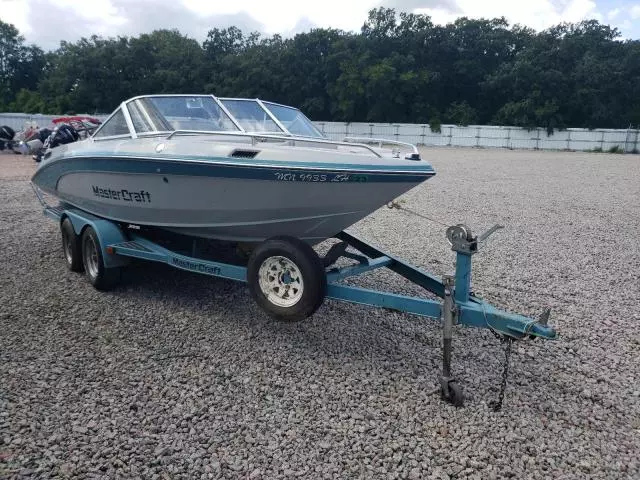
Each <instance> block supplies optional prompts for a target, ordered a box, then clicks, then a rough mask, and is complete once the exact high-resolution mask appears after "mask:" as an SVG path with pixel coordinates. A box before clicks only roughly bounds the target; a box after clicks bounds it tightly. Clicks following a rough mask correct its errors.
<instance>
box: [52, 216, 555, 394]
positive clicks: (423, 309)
mask: <svg viewBox="0 0 640 480" xmlns="http://www.w3.org/2000/svg"><path fill="white" fill-rule="evenodd" d="M44 213H45V215H46V216H47V217H49V218H52V219H54V220H56V221H58V222H62V220H63V219H64V218H69V219H70V220H71V222H72V224H73V227H74V230H75V232H76V234H78V235H81V233H82V231H83V229H84V228H85V227H86V226H88V225H90V226H91V227H93V229H94V230H95V231H96V232H97V234H98V237H99V240H100V246H101V248H102V254H103V257H104V263H105V267H118V266H123V265H126V264H127V263H128V260H129V259H130V258H137V259H143V260H148V261H153V262H160V263H166V264H167V265H170V266H172V267H174V268H178V269H181V270H187V271H191V272H195V273H200V274H204V275H210V276H214V277H220V278H225V279H228V280H235V281H239V282H246V281H247V268H246V267H245V266H242V265H235V264H231V263H226V262H220V261H215V260H211V259H205V258H199V257H198V256H196V255H195V254H191V255H187V254H184V253H180V252H176V251H173V250H170V249H167V248H165V247H163V246H162V245H160V244H159V243H157V242H155V241H152V240H150V239H149V238H147V237H146V236H145V235H144V234H143V233H142V232H141V231H140V230H136V229H131V228H127V226H123V225H119V224H117V223H116V222H112V221H110V220H106V219H103V218H99V217H96V216H94V215H91V214H89V213H87V212H84V211H82V210H79V209H77V208H74V207H70V206H59V207H50V206H46V205H45V208H44ZM497 228H500V227H494V229H492V230H490V231H489V232H487V233H486V234H484V235H481V236H480V237H476V236H473V235H472V234H471V232H470V230H469V229H468V228H467V227H465V226H464V225H456V226H453V227H450V228H449V229H448V230H447V238H448V239H449V242H450V243H451V246H452V250H453V251H454V252H455V253H456V262H455V274H454V275H451V276H445V277H444V278H442V279H440V278H437V277H435V276H434V275H431V274H430V273H428V272H425V271H423V270H421V269H420V268H418V267H416V266H413V265H411V264H409V263H407V262H406V261H404V260H402V259H400V258H397V257H395V256H393V255H392V254H390V253H387V252H384V251H382V250H380V249H378V248H376V247H374V246H372V245H370V244H369V243H367V242H366V241H364V240H363V239H361V238H358V237H357V236H355V235H353V234H351V233H347V232H340V233H339V234H338V235H336V238H337V239H338V240H339V241H340V242H339V243H338V244H336V245H334V246H333V247H332V248H331V249H330V250H329V252H328V253H327V254H326V255H325V257H324V258H323V260H324V264H325V267H326V269H325V271H326V276H327V294H326V297H327V298H331V299H334V300H340V301H344V302H351V303H356V304H361V305H368V306H372V307H382V308H387V309H392V310H396V311H399V312H406V313H410V314H414V315H419V316H423V317H429V318H432V319H435V320H441V321H442V326H443V369H442V375H441V377H440V383H441V393H442V397H443V398H444V399H445V400H448V401H449V402H451V403H453V404H455V405H458V406H459V405H462V393H461V389H460V387H459V386H458V385H457V384H456V382H455V380H454V379H453V376H452V374H451V342H452V330H453V326H454V325H467V326H472V327H478V328H487V329H490V330H491V331H492V332H494V333H495V334H496V335H497V336H499V337H501V338H502V339H507V340H508V341H509V342H510V341H511V340H516V339H522V338H528V337H533V338H535V337H538V338H543V339H555V338H556V337H557V333H556V330H555V329H554V328H553V327H551V326H549V325H548V318H549V312H548V311H547V312H545V313H543V314H542V315H541V317H540V318H539V319H533V318H528V317H525V316H522V315H518V314H513V313H509V312H506V311H504V310H500V309H498V308H496V307H494V306H492V305H490V304H489V303H487V302H485V301H484V300H482V299H481V298H479V297H477V296H475V295H474V294H473V293H472V290H471V269H472V266H471V263H472V262H471V260H472V256H473V255H474V254H475V253H477V251H478V245H479V244H480V243H481V242H482V241H483V240H484V239H486V237H488V235H489V234H491V233H492V232H493V231H495V230H496V229H497ZM194 245H195V240H194ZM348 249H349V250H348ZM194 253H195V249H194ZM345 257H346V258H349V259H351V260H354V261H355V263H352V264H351V265H348V266H343V267H337V266H335V263H336V261H337V260H338V259H339V258H345ZM380 268H387V269H390V270H392V271H393V272H395V273H397V274H398V275H400V276H402V277H404V278H405V279H406V280H408V281H409V282H411V283H414V284H416V285H419V286H420V287H422V288H423V289H424V290H426V291H427V292H430V293H431V294H433V295H435V296H436V297H439V298H440V299H442V301H439V300H434V299H430V298H424V297H418V296H407V295H400V294H397V293H392V292H385V291H379V290H372V289H367V288H361V287H357V286H354V285H347V284H344V283H341V281H342V280H343V279H345V278H348V277H354V276H357V275H362V274H365V273H367V272H370V271H373V270H376V269H380Z"/></svg>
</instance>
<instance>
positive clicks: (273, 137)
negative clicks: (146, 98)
mask: <svg viewBox="0 0 640 480" xmlns="http://www.w3.org/2000/svg"><path fill="white" fill-rule="evenodd" d="M176 135H220V136H226V137H239V138H250V139H251V145H252V146H255V145H256V144H257V143H258V141H259V140H260V139H265V140H281V141H283V142H288V143H289V144H290V145H291V146H294V147H295V146H296V142H303V143H315V144H319V145H336V146H339V147H356V148H362V149H364V150H367V151H369V152H370V153H372V154H373V155H375V156H376V157H378V158H382V155H380V154H379V153H378V152H376V151H375V150H374V149H373V148H371V147H370V146H369V145H365V144H363V143H353V142H338V141H334V140H323V139H318V138H311V137H294V136H288V135H273V134H269V133H249V132H211V131H208V130H174V131H173V132H171V133H169V135H167V137H166V139H167V140H170V139H171V138H173V137H174V136H176ZM416 152H417V150H416Z"/></svg>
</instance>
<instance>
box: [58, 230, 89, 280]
mask: <svg viewBox="0 0 640 480" xmlns="http://www.w3.org/2000/svg"><path fill="white" fill-rule="evenodd" d="M60 236H61V237H62V254H63V255H64V260H65V263H66V264H67V268H68V269H69V270H71V271H72V272H81V271H82V269H83V268H84V266H83V264H82V248H81V246H80V238H79V237H78V235H76V231H75V230H74V229H73V224H72V223H71V220H69V219H68V218H65V219H64V220H63V221H62V223H61V224H60Z"/></svg>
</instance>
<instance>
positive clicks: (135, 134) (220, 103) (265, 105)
mask: <svg viewBox="0 0 640 480" xmlns="http://www.w3.org/2000/svg"><path fill="white" fill-rule="evenodd" d="M167 97H169V98H175V97H189V98H207V99H212V100H213V102H214V103H215V104H216V105H217V107H218V108H219V109H220V110H221V113H223V114H224V115H225V116H226V117H227V118H228V119H229V120H230V121H231V123H232V124H233V126H234V127H235V128H236V130H202V132H206V133H230V132H235V133H247V134H255V135H261V136H287V137H297V138H316V139H326V137H325V136H324V134H323V133H322V132H321V131H320V130H319V129H318V128H317V127H316V126H315V125H314V123H313V122H312V121H311V119H310V118H309V117H307V116H306V115H305V114H304V113H302V111H301V110H300V109H299V108H296V107H292V106H290V105H283V104H281V103H277V102H271V101H267V100H261V99H259V98H240V97H220V98H218V97H216V96H215V95H210V94H195V95H193V94H158V95H138V96H136V97H133V98H129V99H127V100H125V101H124V102H122V103H121V104H120V105H118V107H117V108H116V109H115V110H114V111H113V112H112V113H111V115H109V117H107V119H106V120H105V121H104V122H103V123H102V124H101V125H100V127H99V128H97V129H96V130H95V131H94V132H93V134H92V135H91V138H92V139H94V140H100V141H102V140H109V139H122V138H134V139H135V138H139V137H149V136H158V135H166V134H171V133H174V132H177V131H183V129H173V130H151V131H137V130H136V128H135V126H134V122H133V118H132V116H131V113H130V111H129V105H130V104H132V102H136V101H138V100H141V99H153V98H167ZM225 100H232V101H234V100H235V101H238V100H245V101H250V102H255V103H257V104H258V105H259V106H260V108H261V109H262V110H264V112H265V113H266V114H267V116H268V117H269V118H270V119H271V120H273V122H274V123H275V124H276V126H277V127H278V128H279V129H280V130H281V132H269V131H265V132H252V131H247V130H246V129H245V128H244V127H243V126H242V125H241V123H240V122H239V121H238V119H237V118H236V117H235V116H234V115H233V114H232V113H231V112H230V111H229V109H228V108H227V107H226V106H225V105H224V101H225ZM269 105H274V106H277V107H281V108H287V109H290V110H293V111H295V112H296V113H297V115H300V116H301V117H302V118H303V119H305V120H306V122H308V125H309V126H310V127H311V128H312V131H314V132H315V133H316V134H317V135H314V136H309V135H301V134H295V133H292V132H291V131H289V129H288V128H287V127H285V126H284V124H283V123H282V122H281V121H280V120H279V119H278V117H277V115H276V114H275V113H274V112H273V111H272V110H271V109H270V108H269ZM118 111H122V113H123V114H124V117H125V121H126V124H127V127H128V129H129V134H128V135H115V136H98V137H96V135H97V134H99V132H100V131H101V130H102V129H103V127H104V126H105V125H106V124H107V123H108V122H109V120H110V119H111V118H112V117H113V116H114V115H115V114H116V113H117V112H118ZM160 113H161V114H162V112H160ZM162 115H163V114H162ZM163 116H164V115H163ZM164 120H165V121H166V122H167V123H169V120H168V119H166V118H165V119H164ZM184 131H196V130H195V129H193V130H184Z"/></svg>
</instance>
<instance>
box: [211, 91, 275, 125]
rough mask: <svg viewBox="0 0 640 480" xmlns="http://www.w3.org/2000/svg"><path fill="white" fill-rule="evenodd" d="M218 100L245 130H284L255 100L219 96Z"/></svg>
mask: <svg viewBox="0 0 640 480" xmlns="http://www.w3.org/2000/svg"><path fill="white" fill-rule="evenodd" d="M219 100H220V101H221V102H222V104H223V105H224V106H225V107H226V108H227V110H229V112H230V113H231V115H233V117H234V118H235V119H236V121H237V122H238V123H239V124H240V126H241V127H242V128H244V129H245V131H247V132H252V133H254V132H275V133H282V132H283V131H284V130H282V129H281V128H280V127H278V124H276V122H274V121H273V119H272V118H271V116H270V115H269V113H268V112H267V111H266V110H265V109H263V108H262V107H261V106H260V104H259V103H258V102H257V101H256V100H245V99H241V98H224V99H222V98H221V99H219Z"/></svg>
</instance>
